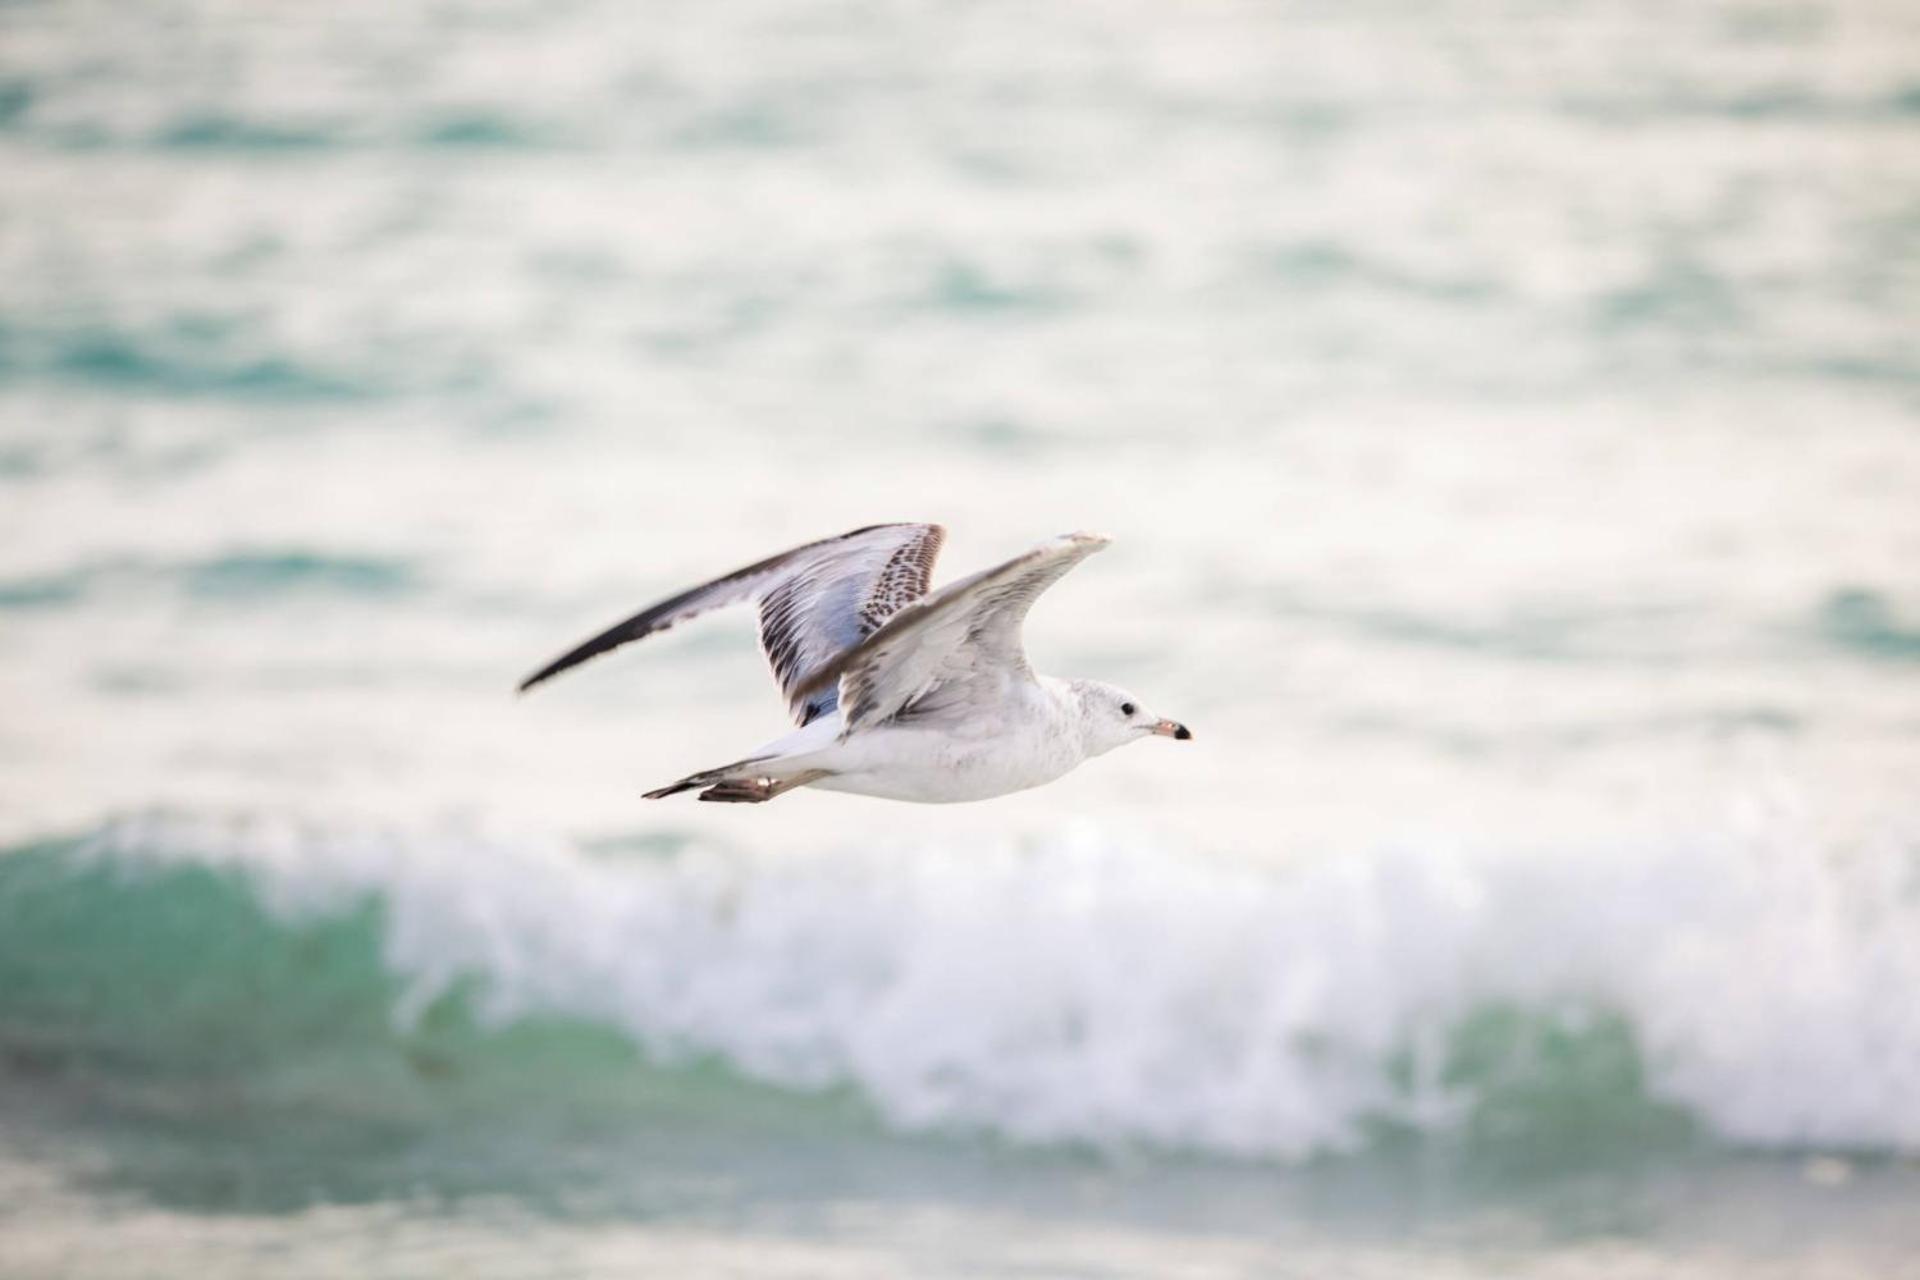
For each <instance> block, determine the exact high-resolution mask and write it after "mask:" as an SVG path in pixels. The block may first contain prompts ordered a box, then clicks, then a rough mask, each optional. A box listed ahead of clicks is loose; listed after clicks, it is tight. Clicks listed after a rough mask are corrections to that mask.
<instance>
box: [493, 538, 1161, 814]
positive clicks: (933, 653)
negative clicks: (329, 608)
mask: <svg viewBox="0 0 1920 1280" xmlns="http://www.w3.org/2000/svg"><path fill="white" fill-rule="evenodd" d="M945 538H946V530H944V529H943V528H941V527H940V526H939V525H935V524H890V525H873V526H870V527H868V528H865V529H856V530H854V531H853V532H851V533H847V534H843V535H841V536H840V537H838V538H827V539H824V540H822V541H820V542H811V543H807V544H806V545H804V546H800V547H795V548H793V549H792V550H791V551H785V552H782V553H781V554H779V555H777V556H772V557H769V558H768V559H766V560H762V561H760V562H758V563H757V564H752V565H748V566H747V567H746V568H744V569H739V570H736V571H734V572H733V573H730V574H727V575H725V576H724V577H720V578H716V579H714V580H713V581H712V582H708V583H705V584H703V585H701V586H698V587H695V588H693V589H692V590H690V591H685V592H682V593H681V594H680V595H677V596H674V597H672V598H671V599H668V600H663V601H661V602H660V603H659V604H656V605H653V606H652V607H650V608H648V609H644V610H642V611H641V612H640V613H637V614H635V615H634V616H633V617H631V618H628V619H626V620H625V621H623V622H620V623H618V624H616V625H614V626H612V627H609V628H608V629H607V630H606V631H603V632H601V633H600V634H599V635H597V636H595V637H593V638H592V639H591V640H588V641H586V642H585V643H583V644H581V645H579V646H578V647H576V648H574V649H572V650H570V651H568V652H567V653H565V654H563V655H561V656H560V657H559V658H556V659H555V660H554V661H552V662H551V663H548V664H547V665H546V666H545V667H543V668H541V669H540V670H539V671H537V672H535V673H534V674H533V675H531V676H529V677H527V679H526V680H524V681H523V682H522V683H521V685H520V689H521V691H522V692H525V691H526V690H528V689H530V688H532V687H533V686H534V685H536V684H539V683H540V682H541V681H543V680H546V679H547V678H549V677H551V676H554V675H557V674H559V673H560V672H562V671H564V670H566V669H567V668H569V667H572V666H574V665H576V664H578V663H581V662H585V661H586V660H587V659H589V658H593V657H597V656H598V655H600V654H602V653H605V652H607V651H608V650H610V649H614V648H617V647H619V646H620V645H623V644H627V643H629V642H631V641H634V640H639V639H641V638H643V637H645V636H649V635H653V634H655V633H657V632H660V631H664V630H666V629H667V628H668V627H671V626H673V625H674V624H675V623H678V622H681V621H684V620H685V619H687V618H691V617H693V616H695V615H696V614H700V613H705V612H707V611H708V610H710V609H715V608H719V607H721V606H723V605H728V604H735V603H745V602H748V601H752V602H754V603H756V604H757V605H758V606H759V610H760V643H761V648H762V649H763V650H764V651H765V653H766V656H767V661H768V663H769V664H770V665H771V666H772V668H773V674H774V678H775V679H776V680H778V681H779V683H780V686H781V688H782V690H783V691H784V692H785V693H786V696H787V702H788V706H789V708H790V709H791V710H792V713H793V717H794V719H795V721H796V722H797V723H798V725H799V728H797V729H796V730H795V731H794V732H792V733H789V734H787V735H785V736H784V737H780V738H776V739H774V740H773V741H772V742H769V743H767V744H766V745H765V746H763V747H761V748H759V749H758V750H756V751H755V752H753V753H752V754H750V755H748V756H746V757H744V758H742V759H740V760H736V761H734V762H733V763H731V764H727V765H722V766H720V767H719V768H715V769H705V770H702V771H700V772H699V773H693V774H689V775H687V776H686V777H684V778H681V779H680V780H678V781H676V782H673V783H669V784H668V785H667V786H664V787H661V788H659V789H658V790H655V791H650V792H648V793H647V797H648V798H649V799H659V798H661V797H664V796H670V795H676V794H678V793H680V792H682V791H693V790H698V791H700V799H702V800H714V801H732V802H740V803H757V802H759V801H764V800H771V799H773V798H774V797H775V796H778V795H782V794H784V793H785V792H787V791H790V790H793V789H795V788H797V787H809V786H810V787H816V788H819V789H821V790H827V791H847V792H853V793H856V794H859V795H868V796H878V797H882V798H885V799H891V800H909V801H916V802H919V803H923V804H940V803H950V802H954V801H962V800H984V799H988V798H990V797H993V796H998V795H1005V794H1007V793H1008V792H1012V791H1023V790H1026V789H1027V788H1029V787H1037V786H1040V785H1041V784H1043V783H1047V782H1051V781H1053V780H1054V779H1055V778H1058V777H1060V776H1062V775H1063V774H1066V773H1068V772H1070V771H1071V770H1073V769H1074V768H1075V767H1077V766H1078V765H1080V764H1081V763H1082V762H1084V761H1086V760H1089V759H1091V758H1093V757H1094V756H1097V755H1102V754H1104V753H1105V752H1108V751H1111V750H1112V749H1113V748H1115V747H1117V746H1120V745H1122V744H1123V743H1127V742H1132V741H1136V740H1138V739H1140V738H1143V737H1149V736H1153V735H1160V736H1163V737H1170V738H1178V739H1182V740H1184V739H1187V738H1190V737H1192V734H1190V733H1189V732H1188V731H1187V729H1186V727H1185V726H1184V725H1181V724H1177V723H1175V722H1174V721H1172V720H1166V719H1157V718H1155V717H1153V716H1152V715H1150V714H1148V713H1146V712H1145V711H1143V710H1142V709H1141V706H1140V703H1139V700H1138V699H1136V698H1134V697H1133V696H1132V695H1130V694H1128V693H1126V692H1125V691H1123V690H1120V689H1117V688H1115V687H1113V686H1112V685H1108V684H1103V683H1101V682H1099V681H1094V680H1061V679H1055V678H1053V677H1051V676H1042V675H1038V674H1036V673H1035V672H1034V671H1033V669H1032V667H1031V666H1029V665H1028V663H1027V659H1026V653H1025V651H1024V650H1023V648H1022V646H1021V642H1020V627H1021V623H1022V622H1023V621H1024V620H1025V618H1026V614H1027V610H1028V608H1029V607H1031V606H1032V604H1033V602H1034V600H1035V599H1037V598H1038V597H1039V595H1040V593H1041V592H1043V591H1045V590H1046V589H1047V588H1048V587H1050V586H1052V585H1053V584H1054V583H1055V582H1057V581H1058V580H1059V579H1060V578H1061V577H1062V576H1063V575H1064V574H1065V573H1066V572H1067V571H1068V570H1069V569H1071V568H1073V566H1075V565H1076V564H1078V563H1080V561H1082V560H1084V559H1085V558H1086V557H1087V556H1089V555H1092V554H1093V553H1094V552H1095V551H1098V550H1100V549H1101V548H1102V547H1104V546H1106V545H1107V539H1106V538H1104V537H1100V536H1098V535H1096V534H1089V533H1072V534H1067V535H1065V536H1064V537H1059V538H1055V539H1053V540H1051V541H1049V542H1045V543H1042V544H1041V545H1039V546H1038V547H1035V548H1034V549H1033V550H1031V551H1028V552H1026V553H1025V554H1023V555H1019V556H1015V557H1014V558H1013V559H1011V560H1008V561H1006V562H1005V563H1003V564H999V565H996V566H994V567H993V568H991V569H987V570H985V571H983V572H981V573H976V574H974V575H972V576H971V577H967V578H962V579H960V580H959V581H956V582H952V583H949V584H948V585H946V586H944V587H942V588H940V589H939V590H938V591H933V592H929V591H928V583H929V579H930V576H931V574H932V570H933V561H934V558H935V557H936V556H937V555H938V554H939V551H940V546H941V544H942V542H944V541H945Z"/></svg>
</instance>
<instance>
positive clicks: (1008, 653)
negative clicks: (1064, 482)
mask: <svg viewBox="0 0 1920 1280" xmlns="http://www.w3.org/2000/svg"><path fill="white" fill-rule="evenodd" d="M1108 541H1109V539H1107V538H1104V537H1102V536H1100V535H1099V534H1095V533H1070V534H1067V535H1065V536H1064V537H1060V538H1055V539H1054V540H1053V541H1051V542H1046V543H1043V544H1041V545H1040V546H1038V547H1035V548H1034V549H1033V550H1031V551H1029V552H1027V553H1026V554H1025V555H1020V556H1015V557H1014V558H1013V559H1011V560H1009V561H1007V562H1006V563H1005V564H1002V565H998V566H996V567H994V568H992V569H988V570H986V571H985V572H983V573H976V574H974V575H973V576H972V577H970V578H962V579H960V580H959V581H958V582H951V583H948V584H947V585H946V586H944V587H942V588H940V590H938V591H936V592H934V593H933V594H932V595H929V596H925V597H923V598H921V599H920V600H917V601H915V602H914V603H913V604H910V605H907V606H905V607H904V608H902V609H900V610H899V611H898V612H896V613H895V614H894V615H893V616H892V617H891V618H889V619H888V620H887V621H886V623H885V625H883V626H881V627H880V628H878V629H877V630H875V631H874V632H873V634H871V635H869V636H867V637H866V638H865V639H863V640H862V641H861V642H860V643H859V644H857V645H854V646H853V647H852V648H849V649H848V650H846V651H845V652H844V653H841V654H839V655H838V656H836V657H834V658H833V659H832V660H831V661H829V662H826V663H823V664H821V666H819V667H818V668H816V669H815V670H814V671H813V672H812V673H811V674H810V675H808V676H807V677H806V679H805V680H803V681H801V682H800V684H799V685H797V686H796V687H795V688H794V690H793V696H794V697H796V698H804V697H808V696H811V695H813V694H816V693H818V692H819V691H823V690H825V689H828V688H831V687H832V685H833V683H834V682H835V681H838V682H839V686H840V690H839V704H840V708H841V716H842V719H843V720H844V722H845V724H846V730H845V731H846V732H848V733H851V732H853V731H854V730H856V729H860V728H864V727H868V726H871V725H875V724H880V723H882V722H884V721H886V720H890V719H892V718H893V717H895V716H897V715H900V714H901V713H902V712H906V711H909V710H911V709H913V708H914V707H915V706H916V704H919V705H926V704H929V703H944V702H945V701H946V700H947V698H948V697H950V696H952V695H954V694H956V693H958V692H960V688H961V686H964V685H965V684H966V682H968V681H970V680H973V679H980V678H986V679H994V680H1000V679H1005V678H1007V677H1008V676H1013V677H1023V676H1028V675H1030V674H1031V671H1032V669H1031V668H1030V667H1029V666H1028V665H1027V655H1026V651H1025V650H1024V649H1023V648H1022V647H1021V644H1020V624H1021V623H1022V622H1023V621H1024V620H1025V619H1026V616H1027V610H1028V609H1029V608H1031V607H1032V605H1033V602H1034V601H1035V600H1037V599H1038V598H1039V596H1040V593H1041V592H1043V591H1045V590H1046V589H1047V588H1048V587H1050V586H1052V585H1053V584H1054V583H1056V582H1058V581H1059V580H1060V578H1061V577H1062V575H1064V574H1065V573H1066V572H1067V570H1069V569H1071V568H1073V566H1075V565H1077V564H1079V563H1080V562H1081V561H1082V560H1084V559H1086V558H1087V557H1088V556H1090V555H1092V554H1093V553H1094V552H1096V551H1098V550H1100V548H1102V547H1104V546H1106V545H1107V543H1108Z"/></svg>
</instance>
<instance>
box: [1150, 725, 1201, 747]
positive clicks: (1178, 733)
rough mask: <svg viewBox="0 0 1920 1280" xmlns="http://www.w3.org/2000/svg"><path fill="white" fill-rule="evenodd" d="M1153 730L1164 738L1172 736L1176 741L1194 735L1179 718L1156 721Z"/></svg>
mask: <svg viewBox="0 0 1920 1280" xmlns="http://www.w3.org/2000/svg"><path fill="white" fill-rule="evenodd" d="M1153 731H1154V732H1155V733H1157V734H1159V735H1160V736H1161V737H1163V738H1172V739H1173V740H1174V741H1176V742H1185V741H1187V740H1188V739H1189V738H1191V737H1193V734H1192V732H1191V731H1190V730H1188V728H1187V726H1185V725H1183V724H1181V723H1180V722H1179V721H1177V720H1158V721H1155V722H1154V726H1153Z"/></svg>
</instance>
